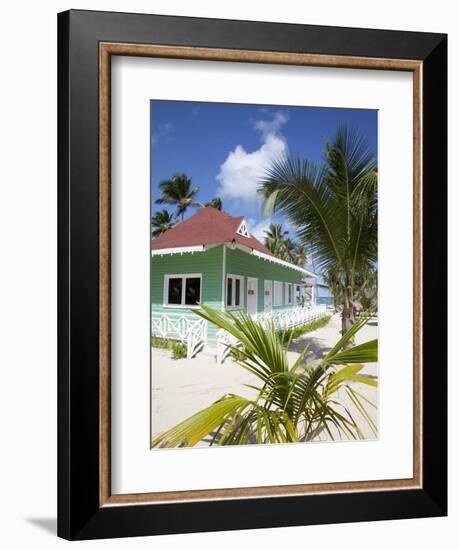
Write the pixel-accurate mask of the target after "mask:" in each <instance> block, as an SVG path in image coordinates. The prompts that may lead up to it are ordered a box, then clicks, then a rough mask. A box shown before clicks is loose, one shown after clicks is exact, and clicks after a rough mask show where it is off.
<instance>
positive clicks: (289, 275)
mask: <svg viewBox="0 0 459 550" xmlns="http://www.w3.org/2000/svg"><path fill="white" fill-rule="evenodd" d="M226 272H227V273H231V274H233V275H244V277H245V279H244V297H245V299H246V296H245V295H246V293H247V290H246V289H247V286H246V285H247V277H256V278H257V279H258V312H260V313H263V312H264V290H265V279H267V280H270V281H273V283H274V281H281V282H282V283H300V282H301V279H302V275H301V273H300V272H299V271H297V270H296V269H289V268H288V267H283V266H282V265H279V264H275V263H273V262H269V261H267V260H262V259H261V258H257V257H256V256H252V255H250V254H247V253H246V252H243V251H242V250H231V249H227V251H226ZM285 290H286V289H285V285H284V284H283V285H282V306H274V295H273V307H272V309H273V311H281V310H285V309H290V308H292V307H295V303H293V304H292V305H286V302H287V297H286V295H285V294H286V292H285ZM273 294H274V287H273ZM293 301H294V300H293ZM244 306H245V302H244Z"/></svg>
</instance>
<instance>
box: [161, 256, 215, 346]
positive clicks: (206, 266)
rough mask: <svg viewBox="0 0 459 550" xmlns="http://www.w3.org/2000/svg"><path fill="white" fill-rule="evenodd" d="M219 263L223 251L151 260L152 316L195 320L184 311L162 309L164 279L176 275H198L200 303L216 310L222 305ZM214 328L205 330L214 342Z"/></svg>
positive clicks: (191, 314)
mask: <svg viewBox="0 0 459 550" xmlns="http://www.w3.org/2000/svg"><path fill="white" fill-rule="evenodd" d="M222 263H223V247H222V246H218V247H215V248H211V249H210V250H207V251H206V252H195V253H194V254H190V253H187V254H168V255H164V256H153V257H152V259H151V302H152V311H153V314H154V315H155V316H156V315H158V316H159V315H161V314H163V313H167V314H169V315H171V316H174V317H176V316H181V315H184V316H186V317H188V318H190V319H196V320H197V319H199V317H198V316H197V315H195V314H194V313H193V312H192V311H190V310H189V309H188V308H179V307H177V308H174V307H164V305H163V301H164V296H163V293H164V275H172V274H179V273H183V274H184V273H202V279H201V301H202V302H204V303H206V304H208V305H209V306H211V307H214V308H216V309H221V305H222ZM216 332H217V330H216V327H215V326H213V325H212V327H209V328H208V337H209V338H211V339H212V338H215V334H216Z"/></svg>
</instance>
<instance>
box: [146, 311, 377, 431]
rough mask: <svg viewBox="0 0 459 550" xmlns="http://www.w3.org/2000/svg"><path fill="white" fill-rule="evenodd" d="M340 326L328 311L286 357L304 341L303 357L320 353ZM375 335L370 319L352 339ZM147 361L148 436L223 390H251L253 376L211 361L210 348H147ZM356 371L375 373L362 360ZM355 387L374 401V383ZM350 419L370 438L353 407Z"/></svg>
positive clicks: (373, 412)
mask: <svg viewBox="0 0 459 550" xmlns="http://www.w3.org/2000/svg"><path fill="white" fill-rule="evenodd" d="M340 328H341V321H340V318H339V315H334V316H333V317H332V318H331V320H330V322H329V323H328V325H327V326H325V327H323V328H320V329H318V330H316V331H314V332H310V333H308V334H305V335H303V336H302V337H300V338H298V339H297V340H295V342H293V343H292V345H291V347H290V350H289V352H288V357H289V360H291V363H293V362H294V361H295V359H296V358H297V357H298V354H299V353H300V352H301V351H302V350H303V349H304V347H305V346H308V352H307V355H306V358H307V359H313V358H320V357H322V356H323V355H324V354H325V353H326V352H327V351H328V350H330V348H331V347H332V346H333V345H334V344H335V343H336V341H337V340H338V339H339V338H340V333H339V331H340ZM377 337H378V325H377V320H376V319H373V320H370V321H369V322H368V323H367V325H366V326H364V327H363V328H362V329H361V330H360V332H359V333H358V334H357V338H356V343H357V344H359V343H363V342H366V341H368V340H372V339H374V338H377ZM152 365H153V369H152V436H153V437H155V436H156V435H158V434H159V433H161V432H163V431H165V430H167V429H169V428H171V427H172V426H174V425H176V424H177V423H179V422H180V421H182V420H184V419H185V418H187V417H189V416H190V415H192V414H194V413H195V412H197V411H199V410H200V409H202V408H204V407H206V406H208V405H210V404H211V403H213V402H214V401H216V400H217V399H219V398H220V397H221V396H222V395H224V394H226V393H235V394H239V395H243V396H247V397H251V396H253V390H251V389H249V388H247V387H245V386H244V384H253V383H254V382H256V378H255V377H254V376H253V375H251V374H250V373H248V372H247V371H246V370H245V369H244V368H242V367H240V366H239V365H237V364H236V363H234V362H233V361H232V360H231V359H229V358H228V359H227V360H226V361H225V363H224V364H223V365H217V363H216V361H215V357H214V356H212V355H211V354H210V353H200V354H198V355H197V356H196V357H195V358H193V359H179V360H174V359H172V358H171V356H170V352H169V351H167V350H162V349H157V348H152ZM361 374H363V375H365V376H368V377H375V376H377V364H376V363H374V364H368V365H366V366H365V368H364V369H363V371H361ZM356 389H358V391H359V392H360V393H362V394H363V395H365V396H366V397H367V398H368V399H370V400H371V401H373V402H374V403H377V401H378V390H377V388H374V387H371V386H367V385H364V384H358V388H356ZM339 397H340V398H341V399H343V401H345V403H346V404H349V401H348V399H347V398H346V396H345V395H343V394H339ZM354 410H355V409H354ZM369 412H370V413H371V416H372V418H373V420H374V421H375V422H376V424H377V423H378V422H377V419H378V411H376V410H374V409H373V408H372V407H369ZM355 419H356V421H357V422H358V423H359V425H360V426H361V428H362V431H363V433H364V434H365V438H368V439H375V435H374V434H373V433H372V431H371V430H370V429H369V427H368V426H367V425H366V423H364V422H363V421H362V418H361V417H360V415H359V414H358V413H356V415H355ZM359 420H360V422H359ZM338 437H339V436H338ZM321 439H324V440H326V439H329V437H325V435H322V436H321Z"/></svg>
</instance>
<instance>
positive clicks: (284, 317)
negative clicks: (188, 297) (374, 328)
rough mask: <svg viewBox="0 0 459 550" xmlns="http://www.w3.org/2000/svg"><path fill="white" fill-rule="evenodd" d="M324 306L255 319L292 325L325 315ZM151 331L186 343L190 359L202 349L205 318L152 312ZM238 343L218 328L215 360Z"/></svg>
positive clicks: (286, 326) (283, 326)
mask: <svg viewBox="0 0 459 550" xmlns="http://www.w3.org/2000/svg"><path fill="white" fill-rule="evenodd" d="M326 311H327V308H326V306H325V305H318V306H314V307H312V308H304V307H297V308H294V309H290V310H287V311H280V312H271V313H260V314H258V315H257V317H256V319H257V321H259V322H260V323H262V324H263V325H264V326H266V324H267V323H268V322H272V323H274V327H275V329H276V331H281V330H285V329H289V328H294V327H297V326H299V325H304V324H306V323H310V322H311V321H315V320H316V319H320V318H321V317H324V315H325V314H326ZM151 332H152V335H153V336H160V337H162V338H170V339H172V340H179V341H180V342H183V343H184V344H186V346H187V357H188V359H191V358H192V357H194V356H195V355H196V354H197V353H199V352H200V351H202V350H203V349H204V347H205V345H206V343H207V321H206V320H204V319H196V320H194V319H190V318H188V317H185V315H182V316H175V317H174V316H172V315H169V314H167V313H163V314H162V315H159V316H154V315H152V318H151ZM235 345H237V340H236V338H234V336H232V335H231V334H229V333H228V332H226V330H223V329H220V330H219V331H218V332H217V363H218V364H221V363H223V362H224V361H225V359H226V358H227V357H228V355H229V354H230V352H231V346H235Z"/></svg>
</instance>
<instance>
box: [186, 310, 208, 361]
mask: <svg viewBox="0 0 459 550" xmlns="http://www.w3.org/2000/svg"><path fill="white" fill-rule="evenodd" d="M206 341H207V321H206V320H205V319H200V320H199V321H196V322H195V323H194V325H193V326H192V327H191V328H190V330H189V331H188V337H187V355H186V356H187V358H188V359H192V358H193V357H194V356H195V355H196V354H197V353H199V352H200V351H202V349H203V348H204V346H205V345H206Z"/></svg>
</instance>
